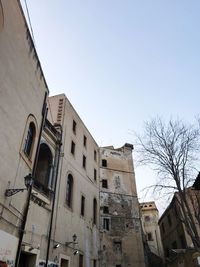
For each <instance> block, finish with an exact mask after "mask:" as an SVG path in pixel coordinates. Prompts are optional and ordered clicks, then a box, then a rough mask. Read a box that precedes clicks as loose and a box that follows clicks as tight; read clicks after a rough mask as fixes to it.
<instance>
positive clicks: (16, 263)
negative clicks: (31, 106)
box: [15, 92, 47, 267]
mask: <svg viewBox="0 0 200 267" xmlns="http://www.w3.org/2000/svg"><path fill="white" fill-rule="evenodd" d="M46 100H47V92H45V96H44V101H43V106H42V121H41V126H40V132H39V137H38V143H37V148H36V154H35V159H34V164H33V169H32V179H33V180H34V178H35V172H36V166H37V162H38V156H39V150H40V141H41V136H42V130H43V128H44V124H45V119H46V116H47V104H46ZM32 188H33V183H32V184H31V185H30V187H29V188H28V194H27V200H26V205H25V208H24V212H23V220H22V225H21V227H20V230H19V242H18V247H17V254H16V259H15V267H18V266H19V259H20V255H21V250H22V241H23V236H24V232H25V227H26V221H27V217H28V210H29V206H30V201H31V192H32Z"/></svg>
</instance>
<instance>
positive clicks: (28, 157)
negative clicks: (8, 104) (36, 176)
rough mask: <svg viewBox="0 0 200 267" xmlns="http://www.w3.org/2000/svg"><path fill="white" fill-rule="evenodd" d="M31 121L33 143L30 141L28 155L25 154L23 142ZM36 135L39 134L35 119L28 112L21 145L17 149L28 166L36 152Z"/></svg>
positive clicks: (30, 165) (31, 163)
mask: <svg viewBox="0 0 200 267" xmlns="http://www.w3.org/2000/svg"><path fill="white" fill-rule="evenodd" d="M31 123H32V124H33V125H34V127H35V134H34V137H33V143H32V147H31V151H30V155H27V154H26V153H25V151H24V147H25V142H26V138H27V135H28V130H29V126H30V124H31ZM38 135H39V129H38V124H37V120H36V118H35V117H34V115H33V114H29V116H28V117H27V120H26V123H25V128H24V132H23V137H22V141H21V145H20V151H19V153H20V155H21V157H22V158H23V160H24V161H25V162H26V164H27V165H28V167H29V168H32V167H33V162H34V158H35V153H36V149H37V145H38Z"/></svg>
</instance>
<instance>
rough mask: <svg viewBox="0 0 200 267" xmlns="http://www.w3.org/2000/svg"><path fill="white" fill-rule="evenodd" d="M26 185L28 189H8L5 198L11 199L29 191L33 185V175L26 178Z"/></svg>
mask: <svg viewBox="0 0 200 267" xmlns="http://www.w3.org/2000/svg"><path fill="white" fill-rule="evenodd" d="M24 184H25V186H26V188H13V189H6V191H5V196H6V197H11V196H13V195H15V194H17V193H18V192H23V191H24V190H28V189H29V188H30V187H31V185H32V184H33V178H32V175H31V174H30V173H29V174H28V175H26V176H25V177H24Z"/></svg>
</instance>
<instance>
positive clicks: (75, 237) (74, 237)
mask: <svg viewBox="0 0 200 267" xmlns="http://www.w3.org/2000/svg"><path fill="white" fill-rule="evenodd" d="M72 239H73V241H70V242H65V245H66V246H68V245H70V244H78V243H77V242H76V239H77V235H76V234H74V235H73V236H72Z"/></svg>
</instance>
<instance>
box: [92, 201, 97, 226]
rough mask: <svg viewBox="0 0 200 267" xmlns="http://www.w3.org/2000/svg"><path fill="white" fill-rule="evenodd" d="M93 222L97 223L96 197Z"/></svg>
mask: <svg viewBox="0 0 200 267" xmlns="http://www.w3.org/2000/svg"><path fill="white" fill-rule="evenodd" d="M93 223H94V224H96V223H97V200H96V198H94V199H93Z"/></svg>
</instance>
